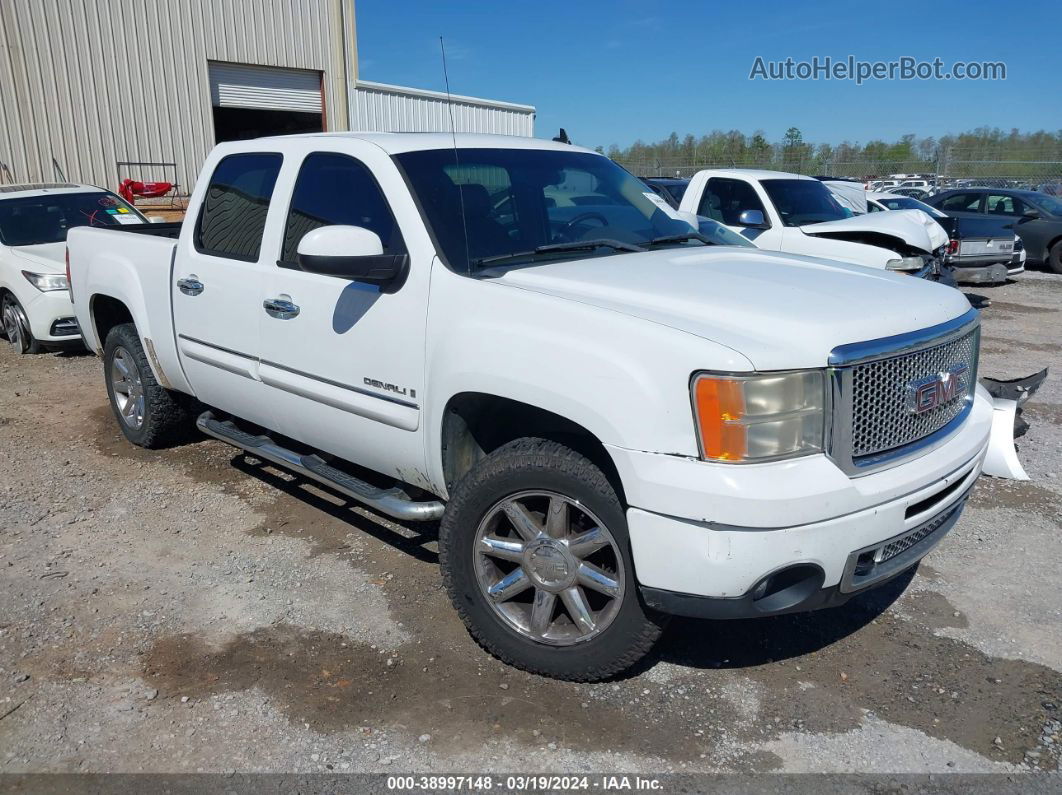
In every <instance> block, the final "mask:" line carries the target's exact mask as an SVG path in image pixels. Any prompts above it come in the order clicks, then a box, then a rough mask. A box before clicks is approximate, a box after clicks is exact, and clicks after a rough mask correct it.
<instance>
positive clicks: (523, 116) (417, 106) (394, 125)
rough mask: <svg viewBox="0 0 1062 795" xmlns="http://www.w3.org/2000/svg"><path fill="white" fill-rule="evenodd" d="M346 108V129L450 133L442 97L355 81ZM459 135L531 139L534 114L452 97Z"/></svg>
mask: <svg viewBox="0 0 1062 795" xmlns="http://www.w3.org/2000/svg"><path fill="white" fill-rule="evenodd" d="M353 93H354V96H353V97H352V99H351V103H350V129H352V130H376V131H385V132H449V131H450V113H449V109H448V108H447V98H446V94H442V93H439V92H437V91H422V90H420V89H412V88H404V87H402V86H391V85H385V84H384V83H370V82H368V81H365V80H359V81H357V83H356V86H355V90H354V92H353ZM452 104H453V118H454V128H455V129H456V131H457V132H478V133H498V134H500V135H523V136H527V137H531V136H533V135H534V134H535V109H534V107H532V106H531V105H515V104H512V103H509V102H495V101H493V100H487V99H477V98H475V97H462V96H457V95H456V94H455V95H454V96H453V97H452Z"/></svg>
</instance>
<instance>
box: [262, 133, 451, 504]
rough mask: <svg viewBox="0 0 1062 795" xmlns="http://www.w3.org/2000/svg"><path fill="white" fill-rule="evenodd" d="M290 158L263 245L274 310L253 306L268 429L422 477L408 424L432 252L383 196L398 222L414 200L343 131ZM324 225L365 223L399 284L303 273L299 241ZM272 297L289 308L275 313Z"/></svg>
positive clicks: (374, 151) (374, 154)
mask: <svg viewBox="0 0 1062 795" xmlns="http://www.w3.org/2000/svg"><path fill="white" fill-rule="evenodd" d="M290 160H291V161H292V163H291V165H290V168H289V169H288V170H286V172H285V174H284V175H283V177H282V180H281V182H282V187H283V189H284V190H285V192H288V191H290V195H291V202H290V205H289V206H288V207H287V209H286V213H285V218H284V219H283V222H282V223H281V224H278V225H277V226H276V229H277V230H278V235H277V238H276V239H274V240H272V241H271V246H272V249H271V250H272V252H273V256H274V261H275V266H274V267H272V269H271V273H270V274H269V277H268V284H269V288H268V291H267V294H266V299H265V301H266V303H269V304H271V306H273V307H274V308H273V309H270V308H269V307H264V308H263V307H260V308H259V312H260V313H261V317H262V326H261V328H262V361H261V364H260V369H259V372H260V377H261V379H262V382H263V384H265V388H266V390H267V395H268V400H269V403H270V405H271V406H272V407H273V408H274V411H275V412H276V415H277V420H276V422H277V424H278V430H280V431H281V432H282V433H284V434H285V435H287V436H290V437H292V438H294V439H298V440H299V441H301V442H304V443H306V444H308V445H311V446H312V447H315V448H318V449H320V450H324V451H326V452H329V453H332V454H334V455H337V456H339V457H340V458H344V459H347V460H354V461H356V462H357V463H358V464H361V465H363V466H366V467H369V468H370V469H375V470H377V471H379V472H383V473H385V474H389V475H394V476H396V477H399V478H400V479H402V480H405V481H411V482H414V483H415V485H426V484H424V483H416V482H415V476H416V473H417V472H423V471H424V469H425V468H424V466H423V461H424V447H423V443H422V441H421V439H420V434H419V432H418V431H419V430H420V425H421V410H420V406H421V403H422V401H423V392H424V326H425V323H426V311H425V307H426V306H427V300H428V299H427V289H428V271H429V269H430V265H431V260H432V257H433V256H434V251H433V250H432V249H431V246H430V243H427V241H426V240H422V239H421V238H417V239H416V240H415V241H413V243H414V245H411V246H408V247H407V243H406V239H405V237H404V236H403V233H402V229H401V228H400V227H399V224H398V223H397V221H396V212H395V211H394V210H392V206H391V201H402V202H403V204H404V206H403V213H404V217H406V218H417V217H418V216H417V215H416V208H415V206H414V205H413V203H412V200H411V198H410V197H409V192H408V190H407V189H406V188H405V185H404V183H403V182H402V177H401V176H400V175H399V173H398V171H397V169H396V168H395V166H394V164H393V163H392V162H391V160H390V158H388V157H387V156H386V155H385V154H383V152H382V151H381V150H379V148H378V147H374V146H372V145H370V144H364V145H360V142H359V143H358V144H355V143H354V142H352V141H351V140H349V139H348V140H346V141H341V142H339V144H338V145H337V146H336V148H333V149H329V148H328V142H324V141H321V140H320V139H307V144H306V149H305V150H304V152H303V153H301V156H294V157H291V158H290ZM280 189H281V188H279V187H278V190H280ZM330 225H351V226H358V227H361V228H364V229H368V230H370V231H372V232H374V233H376V234H377V235H378V236H379V237H380V240H381V242H382V244H383V246H384V252H385V253H387V254H400V253H408V254H409V255H410V263H409V271H408V274H407V276H406V278H405V281H404V282H403V283H401V285H399V286H397V287H396V288H394V289H391V288H388V289H387V290H381V289H380V288H379V287H377V286H374V285H368V284H363V283H360V282H355V281H352V280H350V279H346V278H343V277H339V276H326V275H321V274H316V273H307V272H305V271H302V270H301V269H300V268H299V267H298V264H297V256H298V245H299V241H300V240H301V239H302V237H303V236H304V235H305V234H306V233H307V232H310V231H311V230H313V229H317V228H319V227H322V226H330ZM421 237H423V236H421ZM418 242H419V245H417V243H418ZM278 304H279V305H283V306H284V307H286V308H287V309H286V310H285V311H276V308H275V307H276V306H277V305H278ZM403 464H404V465H405V466H403ZM399 468H400V469H401V470H402V471H399Z"/></svg>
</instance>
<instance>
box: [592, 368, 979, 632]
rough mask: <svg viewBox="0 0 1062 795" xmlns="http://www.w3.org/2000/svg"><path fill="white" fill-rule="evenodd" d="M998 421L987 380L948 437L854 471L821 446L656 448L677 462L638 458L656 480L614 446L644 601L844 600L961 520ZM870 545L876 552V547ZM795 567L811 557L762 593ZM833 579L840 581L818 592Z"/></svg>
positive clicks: (723, 608)
mask: <svg viewBox="0 0 1062 795" xmlns="http://www.w3.org/2000/svg"><path fill="white" fill-rule="evenodd" d="M991 422H992V406H991V401H990V399H989V398H988V397H987V393H984V390H983V389H980V388H979V389H978V391H977V395H976V398H975V401H974V406H973V408H972V410H971V412H970V414H969V416H968V417H967V419H966V421H965V422H964V423H963V425H962V427H961V428H960V430H958V431H957V432H956V433H955V434H954V436H952V437H951V438H950V439H948V440H947V442H945V443H944V444H942V445H940V446H939V447H937V448H935V449H933V450H931V451H930V452H928V453H926V454H925V455H923V456H921V457H919V458H915V459H913V460H910V461H907V462H905V463H903V464H899V465H897V466H895V467H891V468H889V469H884V470H881V471H879V472H875V473H873V474H869V475H865V476H862V477H857V478H850V477H848V476H847V475H845V474H844V473H843V472H841V471H840V470H839V469H838V468H837V467H836V466H835V465H834V464H833V463H832V462H831V461H829V460H828V459H826V458H825V457H824V456H812V457H808V458H806V459H794V460H792V461H786V462H778V463H774V464H763V465H744V466H741V465H729V466H728V465H726V464H707V463H705V462H700V461H692V460H689V459H678V458H676V457H673V456H657V458H658V459H668V458H670V459H673V462H671V461H666V462H665V461H663V460H658V461H656V462H650V461H645V460H641V461H639V462H638V463H636V464H634V465H633V468H634V469H635V470H640V472H641V473H642V474H644V475H646V478H647V479H649V480H650V481H652V480H653V479H654V472H653V471H652V464H654V463H655V464H656V465H657V467H661V466H662V469H658V470H657V471H656V472H655V482H650V483H646V482H645V481H638V480H635V479H633V478H632V477H628V474H630V475H632V476H633V475H634V474H635V472H633V471H630V468H631V462H630V460H629V458H628V459H627V460H624V459H623V458H622V457H618V456H617V455H616V454H615V452H613V459H614V460H618V465H617V468H618V470H619V472H620V477H621V478H622V479H623V482H624V489H625V491H626V496H627V500H628V503H629V504H630V505H631V506H632V507H631V508H629V509H628V511H627V522H628V527H629V531H630V539H631V551H632V554H633V557H634V568H635V571H636V574H637V579H638V582H639V584H640V586H641V587H642V589H643V593H644V594H645V598H646V600H647V602H648V603H649V604H650V605H653V606H656V607H657V608H658V609H661V610H667V611H669V612H680V613H685V614H690V611H691V610H692V609H693V608H690V607H689V605H691V604H692V602H694V601H702V600H703V599H705V598H707V599H709V600H710V601H713V602H717V603H718V604H716V605H714V606H705V605H703V604H702V605H700V606H699V607H697V608H696V610H697V612H696V613H694V614H696V615H714V616H716V617H723V615H724V614H725V615H727V616H728V617H737V616H739V615H768V614H771V613H777V612H791V611H793V610H807V609H812V608H814V607H823V606H827V604H836V603H839V602H840V601H843V600H844V599H846V598H848V596H847V595H850V594H852V593H856V592H858V591H861V590H863V589H865V588H869V587H872V586H874V585H877V584H880V583H881V582H883V581H885V580H886V579H888V578H891V577H893V576H896V575H897V574H898V573H900V572H902V571H903V570H905V569H909V568H910V567H911V566H913V565H914V564H915V563H917V561H918V559H919V558H920V557H921V556H922V555H924V554H925V553H927V552H928V551H929V549H931V548H932V546H933V545H935V544H936V542H937V541H939V539H940V538H941V537H943V535H944V533H946V532H947V530H948V529H949V528H950V527H951V525H953V524H954V523H955V521H957V519H958V517H959V513H960V512H961V510H962V506H963V504H964V503H965V499H966V496H967V495H968V493H969V490H970V488H971V487H972V485H973V483H974V481H975V480H976V479H977V477H978V475H979V474H980V471H981V465H982V462H983V461H984V456H985V452H986V450H987V447H988V439H989V434H990V430H991ZM640 455H646V454H640ZM634 506H637V507H634ZM942 516H943V517H944V519H945V520H946V521H942V522H941V526H938V527H935V528H934V531H933V532H929V533H926V534H925V537H924V538H918V539H917V540H916V541H915V542H912V543H911V544H910V548H911V549H912V550H914V551H913V552H908V551H907V550H906V549H905V550H900V552H898V553H897V554H896V555H893V556H890V557H888V558H887V559H883V560H881V561H880V562H878V563H875V561H874V560H873V558H874V554H876V553H875V551H876V550H878V549H880V548H882V547H884V546H886V545H888V544H901V543H906V540H905V537H906V536H907V535H908V534H911V533H917V532H919V531H921V530H923V529H924V528H925V527H927V526H928V525H930V524H931V523H932V522H934V521H936V520H937V519H940V518H941V517H942ZM945 525H946V526H945ZM942 528H943V529H942ZM868 551H869V552H871V553H874V554H871V555H870V556H869V558H868V557H867V552H868ZM861 558H862V559H861ZM793 567H803V568H802V569H801V570H800V571H799V572H797V574H800V575H801V576H800V577H797V576H796V575H795V574H793V572H788V573H787V574H786V577H788V578H789V579H792V580H793V581H794V583H796V581H797V580H799V581H800V582H801V583H803V584H802V585H801V586H800V589H798V591H794V592H791V593H790V594H789V596H788V597H786V598H781V597H780V598H776V599H774V600H773V602H772V601H766V600H765V599H764V598H763V597H764V596H765V595H766V596H770V595H771V593H770V590H771V589H770V588H768V589H767V590H768V593H767V594H764V593H759V594H758V593H757V589H758V588H759V587H760V586H761V584H762V583H763V582H764V581H765V580H766V579H767V578H769V577H771V576H772V575H776V574H778V573H780V572H784V571H787V570H790V569H793ZM783 579H784V578H783ZM783 584H784V583H783ZM769 585H770V583H769ZM831 589H832V590H833V591H836V593H834V594H829V593H826V594H824V593H820V592H821V591H824V590H825V591H830V590H831ZM797 597H799V598H797ZM742 602H744V605H742V604H741V603H742ZM753 603H757V604H755V605H753ZM682 605H686V606H687V607H686V608H682ZM680 608H681V609H680ZM749 611H751V612H749Z"/></svg>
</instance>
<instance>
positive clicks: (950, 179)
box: [613, 149, 1062, 196]
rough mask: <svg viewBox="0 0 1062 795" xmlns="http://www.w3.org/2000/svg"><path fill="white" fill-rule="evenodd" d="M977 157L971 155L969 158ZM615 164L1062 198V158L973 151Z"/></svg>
mask: <svg viewBox="0 0 1062 795" xmlns="http://www.w3.org/2000/svg"><path fill="white" fill-rule="evenodd" d="M971 154H972V155H976V156H975V157H971V156H970V155H971ZM613 159H614V160H615V161H616V162H617V163H619V164H620V165H622V166H623V167H624V168H626V169H627V170H628V171H630V172H631V173H633V174H634V175H635V176H638V177H678V178H685V179H688V178H689V177H691V176H693V175H694V174H696V173H697V172H698V171H700V170H702V169H706V168H758V169H767V170H770V171H786V172H789V173H794V174H807V175H809V176H827V177H835V178H838V179H855V180H859V181H861V182H864V183H868V184H869V183H871V182H874V181H877V180H883V179H892V180H900V181H903V180H907V179H909V180H924V181H926V182H927V183H928V184H929V190H930V191H931V192H933V191H940V190H947V189H949V188H955V187H971V186H981V187H993V188H1019V189H1023V190H1040V191H1042V192H1045V193H1050V194H1052V195H1056V196H1057V195H1062V157H1059V158H1058V159H1043V160H1023V159H1006V158H1002V157H1000V158H994V157H992V156H991V155H989V154H987V153H980V152H976V153H970V152H961V151H958V152H956V151H952V150H950V149H945V150H943V151H941V152H940V153H939V154H938V155H937V156H935V157H933V158H927V159H912V160H892V159H890V160H866V159H862V160H848V161H844V160H841V161H838V160H831V159H824V158H821V157H808V158H802V157H786V156H785V154H784V153H782V154H773V155H772V156H769V157H763V156H760V157H748V156H743V157H738V158H728V157H725V156H724V157H722V158H720V157H716V158H710V159H709V158H706V159H703V160H699V159H696V158H693V159H689V158H682V157H675V158H668V157H661V158H652V159H648V160H646V159H628V158H624V157H614V158H613Z"/></svg>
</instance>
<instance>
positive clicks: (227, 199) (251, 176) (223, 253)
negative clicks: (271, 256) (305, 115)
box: [193, 152, 284, 262]
mask: <svg viewBox="0 0 1062 795" xmlns="http://www.w3.org/2000/svg"><path fill="white" fill-rule="evenodd" d="M283 160H284V158H283V156H282V155H280V154H279V153H275V152H248V153H242V154H236V155H228V156H227V157H224V158H222V160H221V161H220V162H219V163H218V165H217V167H216V168H215V169H214V173H213V174H212V175H211V176H210V183H209V184H208V185H207V190H206V195H205V196H204V197H203V206H202V207H201V208H200V210H199V218H198V219H197V220H196V225H195V235H194V238H193V240H194V244H195V250H196V251H198V252H199V253H200V254H207V255H209V256H214V257H224V258H226V259H235V260H241V261H243V262H257V261H258V256H259V253H260V252H261V249H262V234H263V233H264V231H265V224H266V216H267V214H268V212H269V202H270V200H271V199H272V197H273V188H275V187H276V183H277V176H278V175H279V174H280V166H281V164H282V163H283Z"/></svg>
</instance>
